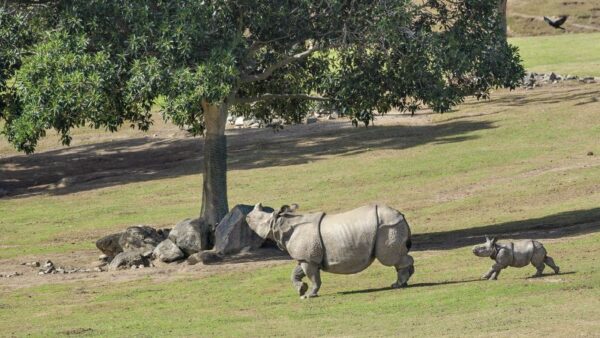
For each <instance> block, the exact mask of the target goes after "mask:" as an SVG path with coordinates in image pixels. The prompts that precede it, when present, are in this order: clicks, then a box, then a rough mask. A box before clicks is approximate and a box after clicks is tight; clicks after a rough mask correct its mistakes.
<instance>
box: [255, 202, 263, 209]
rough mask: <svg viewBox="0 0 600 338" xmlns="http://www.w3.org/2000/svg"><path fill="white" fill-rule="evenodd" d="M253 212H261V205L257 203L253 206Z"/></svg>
mask: <svg viewBox="0 0 600 338" xmlns="http://www.w3.org/2000/svg"><path fill="white" fill-rule="evenodd" d="M254 210H258V211H263V206H262V203H257V204H256V205H255V206H254Z"/></svg>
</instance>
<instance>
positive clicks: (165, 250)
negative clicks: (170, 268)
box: [154, 239, 185, 263]
mask: <svg viewBox="0 0 600 338" xmlns="http://www.w3.org/2000/svg"><path fill="white" fill-rule="evenodd" d="M154 256H155V257H156V258H158V259H160V260H161V261H163V262H165V263H171V262H174V261H176V260H180V259H182V258H184V257H185V254H184V253H183V252H182V251H181V249H179V247H178V246H177V245H175V243H173V241H171V240H170V239H165V240H164V241H162V242H160V244H158V246H157V247H156V248H155V249H154Z"/></svg>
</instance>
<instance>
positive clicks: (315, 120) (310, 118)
mask: <svg viewBox="0 0 600 338" xmlns="http://www.w3.org/2000/svg"><path fill="white" fill-rule="evenodd" d="M317 121H318V120H317V118H316V117H314V116H309V117H307V118H306V124H311V123H316V122H317Z"/></svg>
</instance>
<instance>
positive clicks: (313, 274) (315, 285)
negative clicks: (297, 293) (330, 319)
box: [300, 262, 321, 299]
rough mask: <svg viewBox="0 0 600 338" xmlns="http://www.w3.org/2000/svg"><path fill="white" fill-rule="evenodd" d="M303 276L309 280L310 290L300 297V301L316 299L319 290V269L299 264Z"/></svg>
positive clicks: (305, 263) (311, 265)
mask: <svg viewBox="0 0 600 338" xmlns="http://www.w3.org/2000/svg"><path fill="white" fill-rule="evenodd" d="M300 266H301V267H302V270H303V271H304V274H305V275H306V277H308V279H310V283H311V290H310V292H309V293H308V294H305V295H302V296H301V298H302V299H306V298H313V297H318V296H319V295H318V292H319V289H320V288H321V269H320V268H319V266H318V265H317V264H314V263H307V262H302V263H300Z"/></svg>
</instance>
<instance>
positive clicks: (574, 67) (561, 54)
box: [509, 33, 600, 76]
mask: <svg viewBox="0 0 600 338" xmlns="http://www.w3.org/2000/svg"><path fill="white" fill-rule="evenodd" d="M509 41H510V43H511V44H514V45H515V46H517V47H519V52H520V54H521V58H522V59H523V65H524V66H525V68H526V69H527V70H530V71H536V72H541V73H550V72H555V73H558V74H561V75H568V74H571V75H578V76H600V33H592V34H564V35H556V36H538V37H521V38H511V39H509Z"/></svg>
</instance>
